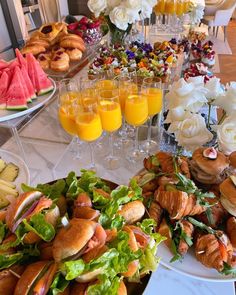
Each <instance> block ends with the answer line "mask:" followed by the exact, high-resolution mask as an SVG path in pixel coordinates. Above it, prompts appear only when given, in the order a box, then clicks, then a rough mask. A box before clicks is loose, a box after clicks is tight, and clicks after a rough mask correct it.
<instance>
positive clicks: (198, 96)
mask: <svg viewBox="0 0 236 295" xmlns="http://www.w3.org/2000/svg"><path fill="white" fill-rule="evenodd" d="M205 92H206V90H205V89H204V88H203V87H196V86H194V84H193V83H187V82H186V81H185V80H184V79H183V78H181V79H180V80H179V81H177V82H175V83H174V84H173V86H172V87H171V89H170V92H169V93H168V94H167V95H166V100H167V107H168V109H173V108H176V107H179V106H182V107H183V108H184V109H185V110H188V111H190V112H194V113H196V112H198V111H199V110H200V109H201V108H202V106H203V105H204V104H205V103H206V102H207V99H206V96H205Z"/></svg>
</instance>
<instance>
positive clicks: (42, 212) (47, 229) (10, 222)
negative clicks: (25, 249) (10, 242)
mask: <svg viewBox="0 0 236 295" xmlns="http://www.w3.org/2000/svg"><path fill="white" fill-rule="evenodd" d="M59 216H60V212H59V209H58V207H57V206H56V205H55V204H53V201H52V200H51V199H49V198H47V197H45V196H44V195H43V194H42V193H41V192H39V191H31V192H26V193H23V194H21V195H20V196H19V197H18V198H17V199H15V200H14V201H13V202H12V203H11V204H10V205H9V207H8V209H7V213H6V224H7V226H8V228H9V229H10V231H12V232H13V233H15V232H16V230H17V229H18V227H19V226H20V225H21V234H22V236H24V239H23V241H24V243H27V244H32V243H36V242H39V241H40V240H41V239H43V240H44V241H47V242H49V241H51V240H52V239H53V238H54V236H55V229H54V227H55V226H56V223H57V219H58V218H59Z"/></svg>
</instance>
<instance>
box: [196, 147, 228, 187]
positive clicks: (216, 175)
mask: <svg viewBox="0 0 236 295" xmlns="http://www.w3.org/2000/svg"><path fill="white" fill-rule="evenodd" d="M190 167H191V173H192V175H193V177H194V179H196V180H197V181H199V182H201V183H205V184H215V183H220V182H222V181H223V180H224V179H225V178H226V177H227V176H226V173H225V172H226V170H227V168H228V167H229V160H228V158H227V157H226V156H225V155H224V154H223V153H221V152H219V151H217V150H215V148H213V147H211V148H198V149H197V150H195V151H194V153H193V155H192V159H191V160H190Z"/></svg>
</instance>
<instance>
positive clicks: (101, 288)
mask: <svg viewBox="0 0 236 295" xmlns="http://www.w3.org/2000/svg"><path fill="white" fill-rule="evenodd" d="M120 280H121V278H120V277H117V276H116V277H114V278H113V279H110V278H109V277H107V276H106V275H101V276H99V283H97V284H93V285H91V286H89V287H88V289H87V292H86V293H87V294H88V295H101V294H106V295H117V293H118V288H119V285H120Z"/></svg>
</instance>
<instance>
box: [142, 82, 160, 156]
mask: <svg viewBox="0 0 236 295" xmlns="http://www.w3.org/2000/svg"><path fill="white" fill-rule="evenodd" d="M141 94H142V95H143V96H145V97H146V98H147V103H148V134H147V140H146V141H145V143H144V144H143V148H144V149H145V150H146V151H147V152H150V151H151V150H152V149H153V148H157V146H158V145H157V141H154V140H152V139H151V135H152V119H153V117H154V116H155V115H158V122H160V117H161V111H162V104H163V103H162V101H163V94H162V86H161V79H160V78H157V77H149V78H145V79H144V80H143V84H142V86H141ZM158 125H159V124H158ZM158 127H159V128H158V129H159V130H158V131H159V132H160V126H158Z"/></svg>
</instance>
